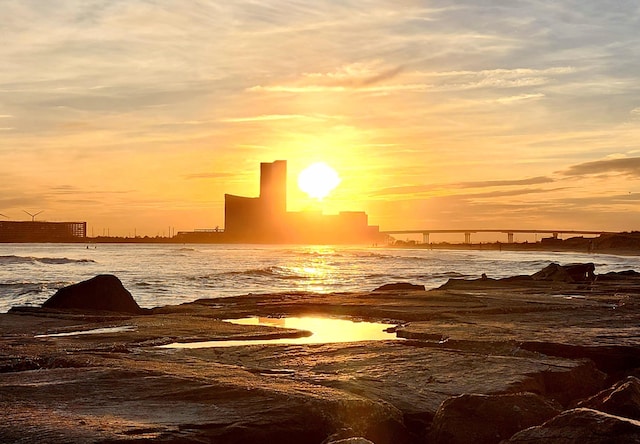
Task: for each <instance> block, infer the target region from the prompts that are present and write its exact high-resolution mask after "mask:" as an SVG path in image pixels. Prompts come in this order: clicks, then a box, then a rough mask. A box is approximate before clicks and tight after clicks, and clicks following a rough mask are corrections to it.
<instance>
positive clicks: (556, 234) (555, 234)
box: [552, 233, 560, 239]
mask: <svg viewBox="0 0 640 444" xmlns="http://www.w3.org/2000/svg"><path fill="white" fill-rule="evenodd" d="M558 234H560V233H553V234H552V236H553V238H554V239H557V238H558Z"/></svg>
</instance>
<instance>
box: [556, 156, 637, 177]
mask: <svg viewBox="0 0 640 444" xmlns="http://www.w3.org/2000/svg"><path fill="white" fill-rule="evenodd" d="M563 174H564V175H566V176H586V175H596V174H622V175H625V176H631V177H635V178H640V157H625V158H617V159H605V160H596V161H593V162H585V163H580V164H577V165H573V166H571V167H569V168H568V169H567V170H565V171H563Z"/></svg>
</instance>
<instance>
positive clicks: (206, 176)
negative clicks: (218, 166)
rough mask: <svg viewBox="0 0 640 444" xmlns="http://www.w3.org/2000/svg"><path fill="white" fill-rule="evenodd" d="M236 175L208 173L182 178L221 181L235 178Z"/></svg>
mask: <svg viewBox="0 0 640 444" xmlns="http://www.w3.org/2000/svg"><path fill="white" fill-rule="evenodd" d="M235 176H237V174H236V173H225V172H209V173H192V174H187V175H185V176H184V178H185V179H189V180H191V179H221V178H226V177H235Z"/></svg>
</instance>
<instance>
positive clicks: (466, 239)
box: [464, 232, 471, 244]
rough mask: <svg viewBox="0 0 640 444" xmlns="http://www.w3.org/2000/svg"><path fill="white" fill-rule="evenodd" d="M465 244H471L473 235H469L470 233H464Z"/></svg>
mask: <svg viewBox="0 0 640 444" xmlns="http://www.w3.org/2000/svg"><path fill="white" fill-rule="evenodd" d="M464 243H465V244H470V243H471V233H469V232H467V233H464Z"/></svg>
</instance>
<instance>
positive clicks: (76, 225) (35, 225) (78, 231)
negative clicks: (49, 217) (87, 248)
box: [0, 221, 87, 242]
mask: <svg viewBox="0 0 640 444" xmlns="http://www.w3.org/2000/svg"><path fill="white" fill-rule="evenodd" d="M86 237H87V223H86V222H40V221H0V242H84V241H85V239H86Z"/></svg>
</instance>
